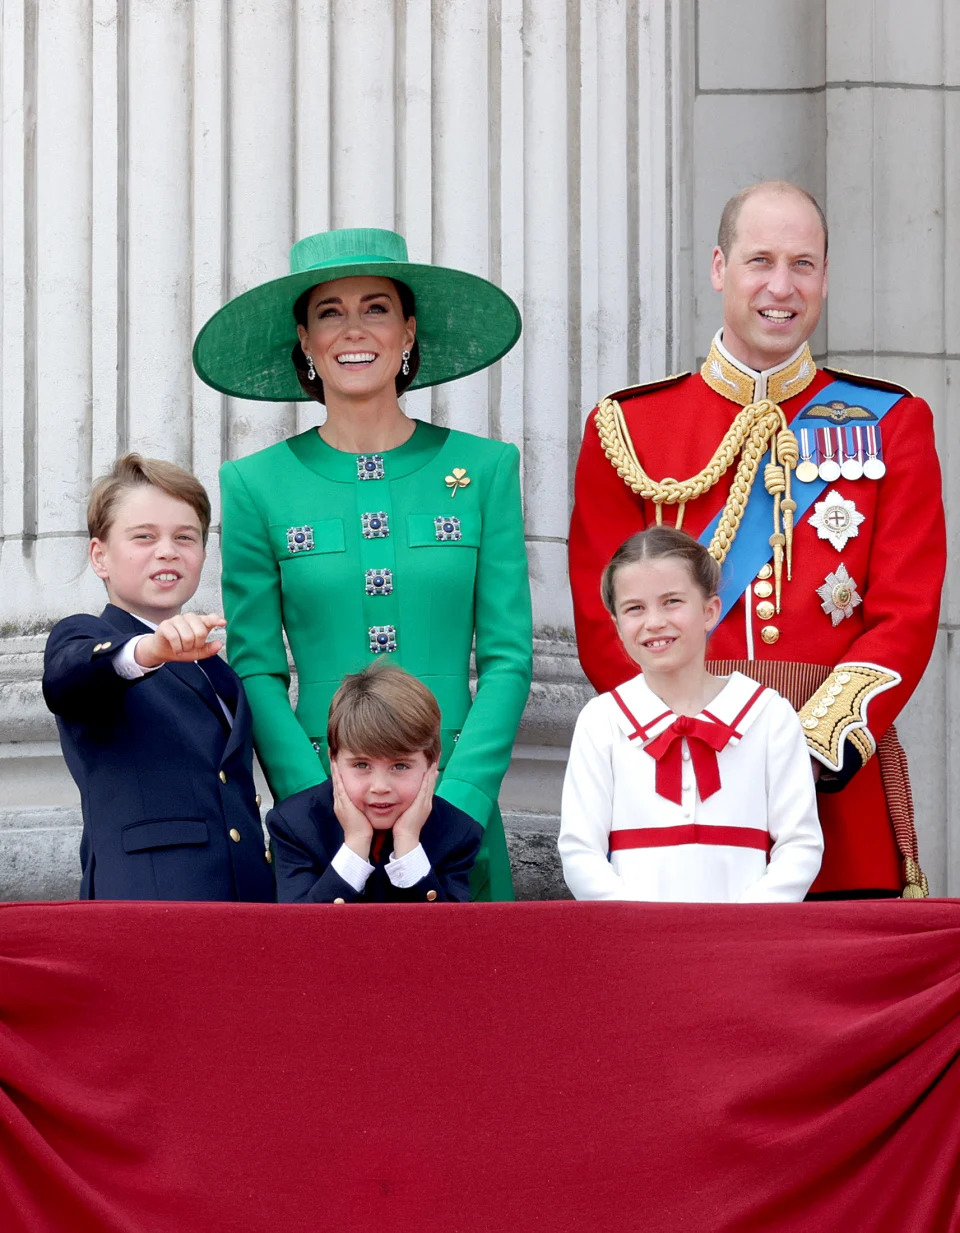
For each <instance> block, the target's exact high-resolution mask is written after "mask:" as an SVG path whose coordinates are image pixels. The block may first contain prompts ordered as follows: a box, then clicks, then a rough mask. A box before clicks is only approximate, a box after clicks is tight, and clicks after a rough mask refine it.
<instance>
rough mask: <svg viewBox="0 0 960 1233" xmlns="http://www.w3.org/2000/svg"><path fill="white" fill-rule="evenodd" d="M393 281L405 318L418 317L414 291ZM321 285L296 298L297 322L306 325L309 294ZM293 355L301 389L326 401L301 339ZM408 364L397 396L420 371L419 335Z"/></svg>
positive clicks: (400, 375) (401, 374) (398, 382)
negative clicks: (310, 367)
mask: <svg viewBox="0 0 960 1233" xmlns="http://www.w3.org/2000/svg"><path fill="white" fill-rule="evenodd" d="M345 277H349V275H345ZM390 282H392V283H393V285H394V287H396V289H397V295H398V296H399V297H400V309H401V311H402V313H403V319H404V321H409V320H410V318H411V317H415V316H416V315H417V313H416V303H415V301H414V298H413V292H412V291H411V290H410V288H409V287H408V286H407V284H406V283H401V282H398V281H397V279H395V278H391V279H390ZM322 286H323V284H322V283H315V284H314V286H312V287H308V288H307V289H306V291H304V293H303V294H302V295H301V296H298V297H297V302H296V303H295V304H294V306H293V319H294V321H296V323H297V325H302V326H304V327H305V326H306V324H307V307H308V305H309V303H310V297H311V296H312V295H313V293H314V291H316V289H317V287H322ZM290 358H291V360H293V367H294V368H295V370H296V373H297V380H298V381H299V382H300V388H301V389H302V390H303V392H304V393H305V394H309V395H310V397H311V398H312V399H314V401H315V402H322V403H324V404H325V402H326V400H325V398H324V396H323V382H322V381H321V380H320V378H319V377H314V378H313V380H312V381H311V380H310V377H309V376H308V373H307V357H306V356H305V355H304V353H303V347H301V345H300V340H299V339H297V341H296V342H295V343H294V345H293V350H292V351H291V353H290ZM407 367H408V368H409V370H410V371H409V372H407V373H405V372H404V371H403V369H402V368H401V370H400V371H399V372H398V373H397V376H396V379H395V384H396V387H397V397H398V398H399V397H400V395H401V394H402V393H403V392H404V390H406V389H407V387H408V386H409V385H410V384H411V383H412V381H413V379H414V377H415V376H416V375H417V373H418V372H419V371H420V342H419V340H418V339H416V338H414V340H413V346H412V347H411V349H410V359H409V360H408V361H407ZM314 371H316V370H314Z"/></svg>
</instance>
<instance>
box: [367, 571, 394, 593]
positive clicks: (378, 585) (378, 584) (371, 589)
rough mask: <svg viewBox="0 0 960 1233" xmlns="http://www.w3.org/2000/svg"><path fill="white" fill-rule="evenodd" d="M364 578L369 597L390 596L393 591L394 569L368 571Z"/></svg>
mask: <svg viewBox="0 0 960 1233" xmlns="http://www.w3.org/2000/svg"><path fill="white" fill-rule="evenodd" d="M364 577H365V581H366V588H367V594H368V595H389V594H390V592H391V591H392V590H393V570H392V569H368V570H367V571H366V574H365V575H364Z"/></svg>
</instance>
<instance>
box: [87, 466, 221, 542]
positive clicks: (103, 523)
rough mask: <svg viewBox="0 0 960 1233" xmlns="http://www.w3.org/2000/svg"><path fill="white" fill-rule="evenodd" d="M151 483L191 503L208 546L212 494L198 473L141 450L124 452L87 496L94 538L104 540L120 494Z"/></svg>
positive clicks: (170, 494) (91, 531)
mask: <svg viewBox="0 0 960 1233" xmlns="http://www.w3.org/2000/svg"><path fill="white" fill-rule="evenodd" d="M142 484H150V485H152V487H154V488H159V489H160V491H161V492H165V493H166V494H167V496H170V497H175V498H176V500H178V501H183V503H184V504H185V505H189V506H190V508H191V509H192V510H193V512H194V513H195V514H196V515H197V518H198V519H199V522H200V531H201V534H202V536H203V543H204V546H206V543H207V535H208V534H209V531H210V498H209V497H208V496H207V490H206V489H205V488H204V486H203V484H201V483H200V481H199V480H198V479H197V477H196V476H195V475H191V474H190V472H189V471H184V469H183V467H178V466H177V465H176V463H173V462H165V461H164V460H163V459H162V458H142V457H141V456H140V455H139V454H124V455H123V457H122V458H118V459H117V461H116V462H115V463H114V464H113V467H112V468H111V469H110V471H109V472H108V474H106V475H104V476H101V478H100V479H98V480H97V482H96V483H95V484H94V486H93V488H92V489H91V490H90V496H89V498H88V499H87V531H88V532H89V535H90V538H91V539H99V540H104V539H106V538H107V536H108V535H109V533H110V528H111V527H112V526H113V523H114V519H115V518H116V516H117V505H118V504H119V501H120V498H121V497H122V496H123V494H124V493H125V492H127V491H128V490H129V489H131V488H137V487H139V486H140V485H142Z"/></svg>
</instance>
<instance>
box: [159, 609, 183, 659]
mask: <svg viewBox="0 0 960 1233" xmlns="http://www.w3.org/2000/svg"><path fill="white" fill-rule="evenodd" d="M179 622H180V618H179V617H168V618H167V620H166V621H161V622H160V624H159V625H158V626H157V634H158V635H159V637H161V638H163V639H164V640H165V641H166V643H167V645H168V646H169V647H170V650H171V651H173V653H174V654H175V655H179V654H180V652H181V651H183V630H182V627H181V625H180V623H179Z"/></svg>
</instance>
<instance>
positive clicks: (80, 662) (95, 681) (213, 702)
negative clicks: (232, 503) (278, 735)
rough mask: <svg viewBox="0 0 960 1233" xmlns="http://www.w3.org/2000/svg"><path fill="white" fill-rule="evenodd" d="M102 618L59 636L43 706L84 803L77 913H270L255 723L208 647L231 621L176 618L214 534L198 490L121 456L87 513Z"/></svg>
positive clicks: (180, 475)
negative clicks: (110, 903) (126, 906)
mask: <svg viewBox="0 0 960 1233" xmlns="http://www.w3.org/2000/svg"><path fill="white" fill-rule="evenodd" d="M87 524H88V530H89V533H90V564H91V567H92V568H93V570H94V572H95V573H96V574H97V576H98V577H99V578H101V579H103V582H104V583H105V585H106V588H107V596H108V599H109V601H110V602H109V603H108V604H107V606H106V607H105V608H104V610H103V612H102V613H101V614H100V615H99V616H93V615H90V614H86V613H81V614H78V615H76V616H71V617H67V618H66V619H65V620H63V621H60V622H59V624H57V625H56V626H55V627H54V629H53V630H52V631H51V634H50V637H49V639H48V640H47V646H46V651H45V654H44V674H43V694H44V698H45V699H46V702H47V706H48V707H49V708H50V710H51V711H53V713H54V714H55V715H56V716H57V727H58V728H59V731H60V744H61V747H62V749H63V754H64V758H65V759H66V762H67V766H68V767H69V769H70V773H71V774H72V775H73V778H74V779H75V780H76V782H77V786H78V787H79V789H80V798H81V806H82V810H83V836H82V838H81V842H80V862H81V867H82V881H81V890H80V895H81V898H85V899H94V898H97V899H180V900H185V899H192V900H249V901H270V900H273V899H274V898H275V886H274V879H273V870H272V868H271V860H272V857H271V854H270V852H269V849H268V848H267V847H266V845H265V842H264V835H263V829H262V826H261V823H260V812H259V805H260V798H259V797H258V796H257V793H256V789H255V787H254V782H253V773H252V767H253V745H252V729H251V722H250V711H249V708H248V706H247V702H246V698H245V696H244V692H243V687H242V686H241V684H240V681H239V679H238V677H237V676H236V674H235V673H234V672H233V670H232V669H231V668H229V667H228V666H227V664H226V663H224V662H223V660H221V659H219V658H218V657H217V652H218V651H219V650H220V649H221V646H222V643H221V642H220V641H218V640H214V641H210V642H208V641H207V639H208V637H209V635H210V633H211V631H212V630H216V629H220V628H222V627H223V626H225V625H226V621H225V620H224V619H223V617H222V616H220V615H219V614H218V613H206V614H198V613H183V612H182V611H181V608H182V606H183V604H185V603H186V602H187V601H188V600H189V599H191V598H192V596H193V594H194V592H195V591H196V589H197V586H198V585H199V582H200V574H201V571H202V569H203V563H204V559H205V557H206V540H207V533H208V531H209V528H210V501H209V498H208V497H207V494H206V492H205V490H204V488H203V485H202V484H201V483H200V482H199V481H198V480H197V479H195V478H194V476H192V475H190V474H189V473H188V472H187V471H184V470H182V469H181V468H180V467H177V466H174V465H173V464H172V463H169V462H163V461H160V460H158V459H150V458H141V457H140V456H139V455H137V454H127V455H126V456H125V457H123V458H120V459H118V460H117V462H116V463H115V464H114V466H113V469H112V470H111V472H110V474H109V475H106V476H104V477H103V479H101V480H99V481H98V482H97V484H95V485H94V488H93V491H92V492H91V494H90V499H89V502H88V505H87Z"/></svg>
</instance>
